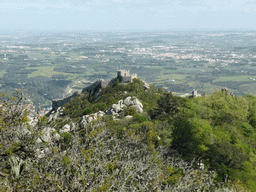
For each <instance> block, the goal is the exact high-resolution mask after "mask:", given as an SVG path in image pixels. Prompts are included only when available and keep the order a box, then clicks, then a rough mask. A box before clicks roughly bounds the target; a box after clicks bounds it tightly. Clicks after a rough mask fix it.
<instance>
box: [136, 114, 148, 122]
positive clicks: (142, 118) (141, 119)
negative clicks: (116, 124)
mask: <svg viewBox="0 0 256 192" xmlns="http://www.w3.org/2000/svg"><path fill="white" fill-rule="evenodd" d="M133 118H134V120H135V121H138V122H139V123H143V122H145V121H147V120H148V118H147V116H145V115H141V114H139V113H137V114H135V115H134V116H133Z"/></svg>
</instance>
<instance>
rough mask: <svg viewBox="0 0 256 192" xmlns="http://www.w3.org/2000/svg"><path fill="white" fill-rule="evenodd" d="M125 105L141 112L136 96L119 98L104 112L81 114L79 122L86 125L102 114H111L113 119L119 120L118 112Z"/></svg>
mask: <svg viewBox="0 0 256 192" xmlns="http://www.w3.org/2000/svg"><path fill="white" fill-rule="evenodd" d="M127 107H134V108H135V109H136V111H137V112H138V113H143V105H142V103H141V102H140V101H139V100H138V99H137V98H136V97H127V98H126V99H125V100H119V101H118V102H117V103H116V104H113V105H112V106H111V107H110V108H109V109H108V110H106V112H103V111H99V112H97V113H94V114H91V115H84V116H82V117H81V119H80V122H79V124H83V125H87V124H88V123H90V122H92V121H93V120H95V119H97V118H99V117H102V116H104V115H112V116H113V119H114V120H119V119H118V117H120V113H121V112H122V111H123V110H124V109H125V108H127ZM125 118H126V119H131V118H132V116H126V117H125Z"/></svg>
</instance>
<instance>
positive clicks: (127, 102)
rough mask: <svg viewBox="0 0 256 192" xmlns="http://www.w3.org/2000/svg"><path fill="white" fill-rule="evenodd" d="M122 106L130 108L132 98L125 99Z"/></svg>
mask: <svg viewBox="0 0 256 192" xmlns="http://www.w3.org/2000/svg"><path fill="white" fill-rule="evenodd" d="M124 104H125V105H126V106H131V105H133V101H132V97H126V99H125V100H124Z"/></svg>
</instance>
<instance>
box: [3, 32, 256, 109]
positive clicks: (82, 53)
mask: <svg viewBox="0 0 256 192" xmlns="http://www.w3.org/2000/svg"><path fill="white" fill-rule="evenodd" d="M0 42H1V46H0V92H10V91H12V90H13V89H16V88H19V89H20V88H22V89H24V90H28V91H29V92H30V93H32V94H31V95H30V96H31V100H32V101H33V102H34V103H40V104H41V105H42V106H44V108H45V111H47V108H48V109H49V108H50V106H51V99H57V98H63V97H65V96H67V95H70V94H72V93H74V92H75V91H77V90H80V89H82V88H84V87H86V86H88V85H90V84H91V83H92V82H94V81H96V80H98V79H105V80H107V79H111V78H113V77H115V76H116V71H117V70H120V69H122V70H130V72H131V73H136V74H138V77H139V78H141V79H142V80H144V81H146V82H147V83H153V84H155V86H156V87H157V88H164V89H167V90H168V91H171V92H173V93H174V94H176V95H184V94H188V93H189V94H190V93H191V91H192V90H197V92H198V93H199V94H200V93H212V92H214V91H216V90H218V89H220V88H221V87H227V88H228V89H229V90H230V91H232V92H233V93H234V94H235V95H246V94H252V95H256V82H255V81H256V46H255V42H256V32H235V31H231V32H165V33H160V32H158V33H153V32H151V33H89V32H88V33H82V32H81V33H41V34H40V33H20V34H15V33H13V34H11V35H10V34H4V33H3V34H0Z"/></svg>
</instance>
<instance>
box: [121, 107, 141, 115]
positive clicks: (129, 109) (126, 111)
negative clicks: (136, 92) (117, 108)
mask: <svg viewBox="0 0 256 192" xmlns="http://www.w3.org/2000/svg"><path fill="white" fill-rule="evenodd" d="M122 113H123V115H124V116H127V115H131V116H133V115H135V114H136V113H137V112H136V109H135V108H134V107H126V108H125V109H124V110H123V111H122Z"/></svg>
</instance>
